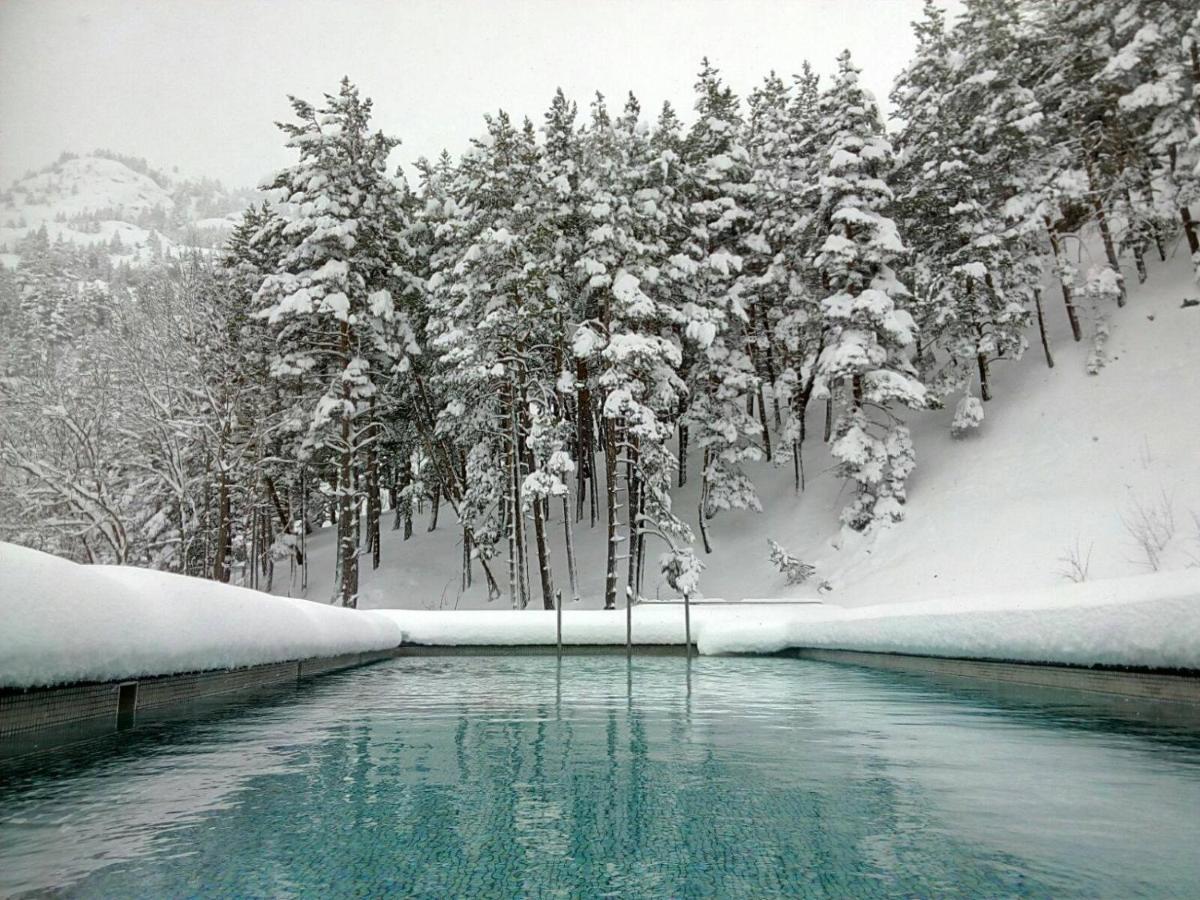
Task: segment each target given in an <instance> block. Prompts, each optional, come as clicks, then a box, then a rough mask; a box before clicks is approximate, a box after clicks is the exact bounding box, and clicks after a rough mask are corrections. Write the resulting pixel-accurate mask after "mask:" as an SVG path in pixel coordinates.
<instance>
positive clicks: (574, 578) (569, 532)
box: [562, 494, 579, 603]
mask: <svg viewBox="0 0 1200 900" xmlns="http://www.w3.org/2000/svg"><path fill="white" fill-rule="evenodd" d="M562 507H563V539H564V540H565V541H566V546H567V578H568V580H569V581H570V582H571V599H572V600H573V601H575V602H576V603H578V602H579V576H578V575H577V573H576V569H575V535H574V532H573V529H572V528H571V500H570V498H569V497H568V496H567V494H563V496H562Z"/></svg>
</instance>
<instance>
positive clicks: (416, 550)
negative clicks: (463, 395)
mask: <svg viewBox="0 0 1200 900" xmlns="http://www.w3.org/2000/svg"><path fill="white" fill-rule="evenodd" d="M1130 281H1131V290H1130V299H1129V304H1128V306H1126V307H1125V308H1124V309H1121V310H1115V311H1113V314H1112V327H1113V333H1112V338H1111V340H1110V343H1109V350H1110V356H1111V361H1110V362H1109V364H1108V365H1107V367H1106V368H1105V369H1104V370H1103V371H1102V372H1101V373H1100V374H1099V375H1095V376H1089V375H1088V374H1086V371H1085V358H1086V355H1087V349H1088V347H1087V341H1086V339H1085V341H1084V342H1083V343H1081V344H1074V343H1072V341H1071V339H1070V334H1069V331H1068V329H1067V323H1066V316H1065V313H1064V311H1063V308H1062V304H1061V300H1060V299H1059V296H1058V294H1057V293H1056V292H1054V291H1051V292H1048V293H1047V317H1048V319H1049V322H1050V326H1051V340H1052V342H1053V344H1052V347H1053V350H1054V355H1055V360H1056V366H1055V368H1053V369H1048V368H1047V367H1046V364H1045V362H1044V360H1043V357H1042V353H1041V348H1040V347H1038V346H1033V347H1031V348H1030V349H1029V351H1028V352H1027V353H1026V355H1025V357H1024V359H1023V360H1021V361H1020V362H1018V363H1012V364H997V365H995V366H993V374H994V389H995V399H993V400H992V401H991V402H989V403H988V404H986V415H987V418H986V421H985V422H984V424H983V426H982V427H981V429H980V430H979V431H978V433H976V434H973V435H971V436H970V437H967V438H965V439H961V440H956V439H953V438H952V437H951V436H950V429H949V425H950V420H951V418H952V416H953V410H952V409H946V410H940V411H929V412H924V413H914V414H912V417H911V419H910V422H911V424H912V428H913V440H914V444H915V446H916V449H917V469H916V471H915V473H914V474H913V476H912V478H911V480H910V482H909V503H908V507H907V515H908V518H907V520H906V521H905V522H903V523H901V524H900V525H898V526H896V527H895V528H892V529H890V530H887V531H884V532H882V533H880V534H879V535H878V536H877V537H875V538H871V539H868V540H866V541H864V540H863V539H862V538H861V537H860V536H858V535H854V534H850V535H843V534H841V533H840V532H839V528H838V526H837V516H838V512H839V511H840V510H841V508H842V507H843V506H844V505H845V504H846V503H847V502H848V498H849V493H850V489H849V487H848V486H844V485H843V484H842V483H841V482H840V481H839V480H838V479H836V478H835V477H834V476H833V475H832V473H831V472H830V471H829V469H830V460H829V457H828V454H827V453H826V452H825V449H824V448H823V447H822V445H821V444H820V443H819V440H818V441H810V442H809V443H808V445H807V446H806V450H805V452H806V460H805V462H806V470H807V473H808V486H807V490H806V491H805V492H804V493H803V494H802V495H800V496H797V495H796V494H795V493H794V491H793V489H792V475H791V471H790V465H785V466H782V467H780V468H778V469H775V468H772V467H771V466H769V465H766V464H764V465H762V466H760V467H759V469H758V470H757V471H755V472H754V477H755V482H756V484H757V486H758V488H759V494H760V496H761V498H762V501H763V507H764V511H763V513H761V514H756V513H752V512H733V513H729V512H723V513H721V514H719V515H718V516H717V517H716V518H715V519H714V520H713V521H712V523H711V532H712V536H713V544H714V550H713V553H712V554H711V555H707V556H705V557H704V562H705V563H706V565H707V566H708V569H707V571H706V572H705V574H704V577H703V579H702V587H703V590H704V592H705V594H706V595H708V596H710V597H727V598H733V599H741V598H748V597H751V598H752V597H786V596H796V597H817V596H820V597H821V599H823V600H824V601H825V602H826V603H832V604H837V605H843V606H861V605H867V604H877V603H891V602H897V601H904V600H918V599H929V598H937V597H950V596H969V595H974V594H994V593H997V592H1006V591H1011V592H1019V591H1025V590H1031V589H1039V588H1050V587H1055V586H1065V585H1068V584H1070V582H1069V581H1068V580H1067V578H1066V577H1064V573H1065V572H1066V571H1067V570H1068V569H1069V564H1068V563H1067V562H1065V561H1063V559H1062V557H1067V556H1069V555H1070V552H1071V550H1072V548H1073V547H1074V546H1075V545H1076V544H1078V546H1079V551H1080V556H1081V557H1087V556H1088V552H1089V550H1090V570H1089V576H1088V577H1089V579H1091V580H1096V579H1108V578H1118V577H1123V576H1130V575H1137V574H1146V573H1148V572H1150V571H1151V567H1150V565H1149V564H1148V562H1147V560H1146V557H1145V554H1144V553H1143V551H1142V550H1141V549H1140V548H1139V546H1138V545H1137V542H1136V541H1135V540H1134V538H1133V537H1132V536H1131V534H1130V533H1129V529H1128V528H1127V526H1126V523H1129V524H1130V525H1133V524H1134V522H1135V520H1136V519H1137V517H1138V514H1137V508H1138V506H1139V505H1140V506H1141V507H1142V508H1143V509H1145V510H1148V511H1153V510H1155V509H1157V508H1159V507H1161V506H1162V504H1163V501H1162V498H1163V496H1164V495H1165V496H1166V498H1167V501H1168V505H1169V506H1170V508H1171V510H1172V511H1173V514H1174V520H1175V531H1174V535H1173V536H1172V538H1171V540H1170V541H1169V543H1168V545H1167V546H1166V548H1165V549H1164V550H1163V552H1162V554H1161V556H1162V559H1161V561H1160V565H1161V567H1162V568H1163V569H1178V568H1184V567H1189V566H1194V565H1198V564H1200V524H1197V522H1196V520H1195V519H1194V518H1193V514H1195V515H1196V516H1200V440H1198V438H1200V424H1198V423H1200V362H1198V359H1200V308H1195V307H1193V308H1187V309H1183V308H1181V300H1182V298H1184V297H1193V296H1196V295H1197V293H1198V291H1197V289H1196V286H1195V284H1194V283H1193V282H1192V281H1191V280H1190V272H1189V267H1188V265H1187V261H1186V259H1185V258H1183V255H1182V253H1180V254H1177V257H1176V258H1175V259H1173V260H1170V261H1168V262H1167V263H1165V264H1156V265H1154V266H1153V267H1152V268H1151V271H1150V279H1149V281H1148V282H1147V283H1146V284H1145V285H1143V286H1138V285H1137V284H1136V279H1134V278H1133V277H1132V274H1131V275H1130ZM1035 339H1036V338H1035ZM952 405H953V404H951V406H952ZM809 425H810V429H809V433H810V434H814V433H816V434H819V433H820V425H821V423H820V420H819V411H814V412H813V413H812V415H811V421H810V423H809ZM696 468H697V466H696V462H695V461H694V460H693V462H692V465H691V472H692V473H693V475H694V474H695V472H696ZM696 480H697V479H695V478H694V477H693V479H692V481H691V483H689V485H688V486H687V487H686V488H685V489H683V490H682V491H680V492H678V494H677V496H676V501H675V502H676V507H677V508H678V509H681V510H683V511H685V515H687V517H688V518H689V521H691V523H692V524H693V526H694V525H695V512H694V510H695V509H696V487H697V485H696V483H695V482H696ZM552 512H553V513H555V520H554V521H553V522H552V523H551V525H550V531H551V534H552V536H553V538H554V541H553V548H554V566H555V583H556V586H558V587H561V588H562V589H563V590H564V592H566V582H567V574H566V566H565V562H564V556H563V550H562V546H563V542H562V523H561V520H560V519H559V518H558V512H559V510H558V508H555V509H553V510H552ZM576 529H577V530H576V543H577V556H578V560H579V570H580V572H581V573H582V574H581V579H582V580H581V592H582V593H583V595H584V600H583V604H582V605H583V606H586V607H596V606H598V605H600V598H601V595H602V591H603V577H604V564H603V552H604V540H603V534H602V531H601V528H600V527H599V526H598V527H597V528H595V529H589V528H587V527H586V523H583V524H581V525H577V527H576ZM767 538H773V539H775V540H777V541H779V542H780V543H782V544H783V545H784V546H785V547H787V549H788V550H790V551H791V552H792V553H793V554H795V555H797V556H799V557H800V558H802V559H804V560H806V561H809V562H812V563H814V564H815V565H816V566H817V574H816V576H815V577H814V578H813V579H812V581H811V582H810V583H808V584H806V585H801V586H798V587H788V586H787V585H786V584H785V583H784V579H783V578H782V577H781V576H780V575H779V574H778V573H777V572H775V571H774V570H773V569H772V568H771V567H770V565H769V564H768V561H767V545H766V540H767ZM332 540H333V536H332V534H330V533H329V530H328V529H327V530H326V531H324V532H322V533H320V534H317V535H315V536H313V537H312V538H310V543H309V548H310V552H311V554H312V559H313V566H312V569H311V572H310V586H309V596H311V597H313V598H315V599H328V598H329V597H330V596H332V594H333V585H332V575H331V573H332V571H333V565H332V560H331V552H332ZM459 540H460V535H459V534H458V533H457V532H456V530H455V528H454V523H453V515H452V514H451V512H450V510H449V509H448V508H446V507H443V510H442V516H441V522H440V524H439V527H438V530H437V531H436V532H434V533H432V534H430V533H426V531H425V523H424V522H422V521H418V522H416V529H415V533H414V535H413V538H412V540H410V541H408V542H404V541H401V540H400V534H399V532H395V531H385V532H384V547H383V565H382V568H381V569H380V570H379V571H378V572H374V573H373V572H371V571H370V569H369V566H364V570H363V574H362V598H361V604H362V605H363V606H364V607H400V608H412V609H436V608H455V607H457V608H459V609H470V608H486V607H488V606H489V604H488V603H487V600H486V596H485V593H484V591H483V589H482V578H480V577H478V570H477V572H476V575H477V578H476V583H475V585H474V586H473V587H472V588H471V589H470V590H469V591H468V592H466V593H465V594H462V595H461V596H460V591H459V568H460V562H461V546H460V544H459V543H458V541H459ZM648 547H649V549H650V552H651V553H652V554H653V555H654V556H653V558H655V559H656V558H657V554H658V552H659V551H660V548H656V547H655V546H654V545H653V544H652V543H651V544H648ZM364 562H365V560H364ZM503 569H504V567H503V564H502V563H501V562H498V563H497V564H495V566H494V572H495V575H496V577H497V579H499V580H501V582H502V586H503V578H504V571H503ZM651 569H652V566H651V564H650V562H649V561H648V563H647V573H646V574H647V579H646V583H645V588H644V592H645V593H646V594H647V595H648V596H650V597H654V596H656V595H659V594H661V595H662V596H668V595H669V594H670V591H669V589H667V588H666V587H665V586H663V585H656V583H655V578H654V577H653V573H652V571H651ZM535 582H536V579H535ZM821 582H827V583H828V585H829V587H830V588H831V589H830V590H827V591H823V592H821V593H818V584H820V583H821ZM277 583H278V584H280V587H279V589H278V592H279V593H287V592H288V583H287V578H286V577H284V578H283V579H278V581H277ZM506 603H507V598H502V599H501V600H499V601H497V604H494V605H493V606H495V605H504V604H506ZM534 603H535V604H537V603H540V596H539V595H538V593H537V588H536V585H535V588H534Z"/></svg>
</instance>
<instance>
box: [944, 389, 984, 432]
mask: <svg viewBox="0 0 1200 900" xmlns="http://www.w3.org/2000/svg"><path fill="white" fill-rule="evenodd" d="M982 421H983V403H982V402H981V401H980V399H979V398H978V397H974V396H972V395H971V394H964V395H963V398H962V399H961V400H959V401H958V406H956V407H955V408H954V421H953V422H951V423H950V434H952V435H953V436H954V437H956V438H959V437H962V436H963V435H965V434H967V432H969V431H973V430H974V429H976V428H978V427H979V424H980V423H981V422H982Z"/></svg>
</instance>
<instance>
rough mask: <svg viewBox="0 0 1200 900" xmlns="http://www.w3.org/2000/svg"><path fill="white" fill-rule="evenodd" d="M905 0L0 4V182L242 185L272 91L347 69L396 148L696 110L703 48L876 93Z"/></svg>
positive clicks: (273, 101) (47, 0)
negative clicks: (841, 64) (95, 155)
mask: <svg viewBox="0 0 1200 900" xmlns="http://www.w3.org/2000/svg"><path fill="white" fill-rule="evenodd" d="M920 6H921V3H920V0H490V2H487V0H441V2H436V0H0V183H3V184H7V183H8V182H9V181H10V180H11V179H12V178H14V177H17V176H19V175H21V174H23V173H24V172H25V171H27V170H28V169H30V168H36V167H40V166H43V165H46V164H47V163H49V162H51V161H53V160H54V158H55V157H57V155H58V154H59V152H61V151H62V150H67V149H69V150H73V151H76V152H79V151H88V150H92V149H95V148H98V147H105V148H108V149H112V150H117V151H119V152H123V153H130V154H133V155H136V156H144V157H146V158H147V159H148V160H149V161H150V162H151V163H152V164H154V165H157V166H160V167H166V168H169V167H171V166H179V168H180V169H181V170H182V171H183V172H184V173H187V174H196V175H210V176H214V177H218V178H221V179H222V180H223V181H225V182H226V183H227V184H230V185H249V184H252V183H255V182H257V181H258V180H259V179H260V178H262V177H263V176H264V175H266V174H268V173H269V172H271V171H272V170H273V169H275V168H277V167H279V166H282V165H286V164H287V163H288V162H290V156H289V154H288V152H287V151H286V150H285V149H284V148H283V146H282V142H281V140H280V134H279V132H278V131H277V130H276V129H275V127H274V125H273V122H275V121H277V120H280V119H284V118H286V117H287V116H288V114H289V108H288V105H287V100H286V95H287V94H289V93H290V94H296V95H297V96H300V97H304V98H306V99H317V98H319V95H320V93H321V92H322V91H332V90H334V89H335V88H336V86H337V83H338V81H339V80H340V79H341V77H342V76H343V75H349V76H350V78H351V79H352V80H354V81H355V82H357V83H358V85H359V86H360V88H361V89H362V90H363V92H364V93H365V94H367V95H368V96H370V97H372V98H374V100H375V114H376V124H377V125H378V126H379V127H382V128H383V129H384V130H385V131H387V132H388V133H389V134H393V135H395V136H398V137H400V138H401V139H402V140H403V142H404V143H403V145H402V146H401V147H400V149H399V150H398V151H396V154H397V155H396V156H395V157H393V159H394V160H395V161H397V162H406V163H407V162H410V161H411V160H413V159H416V158H417V157H418V156H420V155H423V154H424V155H429V156H432V155H435V154H436V153H438V152H440V150H441V149H442V148H443V147H446V148H448V149H449V150H450V151H451V152H452V153H456V154H457V153H459V152H461V151H462V150H463V149H464V148H465V147H466V146H467V141H468V139H469V138H470V137H471V136H472V135H475V134H478V133H479V132H480V131H481V130H482V120H481V116H482V114H483V113H484V112H486V111H494V110H496V109H498V108H504V109H507V110H508V111H509V112H510V113H512V114H513V116H514V117H516V118H518V119H519V118H520V117H521V116H523V115H529V116H530V117H531V118H533V119H534V121H535V123H537V124H540V123H541V115H542V112H543V111H544V110H545V108H546V107H547V106H548V104H549V101H550V98H551V96H552V95H553V92H554V89H555V87H557V86H560V85H561V86H562V88H563V89H564V90H565V91H566V93H567V95H568V96H569V97H571V98H572V99H574V100H576V101H577V102H578V103H579V106H580V109H581V111H586V108H587V104H588V102H589V100H590V98H591V96H592V92H593V91H595V90H597V89H599V90H601V91H603V92H604V93H605V94H606V95H607V96H608V97H609V98H610V99H611V103H612V105H613V106H617V107H619V106H620V105H622V104H623V102H624V97H625V94H626V92H627V91H629V90H633V91H634V93H635V94H636V95H637V96H638V98H639V99H640V100H641V102H642V108H643V110H644V111H646V112H647V113H648V114H651V115H653V114H656V113H657V110H658V107H659V106H660V105H661V103H662V101H663V100H664V99H669V100H671V101H672V103H674V104H676V106H677V107H678V108H679V109H680V111H681V112H682V113H684V114H686V115H690V113H691V103H692V98H691V86H692V83H693V82H694V80H695V78H694V76H695V73H696V71H697V69H698V68H699V61H700V57H701V56H703V55H704V54H708V56H709V57H710V58H711V59H712V60H713V61H714V62H715V64H716V65H717V66H718V67H719V68H720V69H721V70H722V73H723V74H724V76H725V77H726V79H727V81H728V82H729V83H730V84H731V85H732V86H733V88H734V89H735V90H736V91H737V92H738V93H739V95H742V96H745V94H746V92H747V91H748V90H749V89H750V88H751V87H753V85H754V84H756V83H757V82H758V81H759V80H760V79H761V78H762V76H763V75H764V74H766V73H767V71H769V70H770V69H772V68H773V69H775V70H777V71H778V72H780V73H781V74H784V75H790V74H791V73H793V72H794V71H796V70H798V69H799V67H800V63H801V61H802V60H804V59H806V58H807V59H809V60H810V61H811V62H812V64H813V66H814V67H815V68H816V69H817V71H818V72H821V73H822V74H824V73H828V72H830V71H832V68H833V64H834V57H835V56H836V55H837V53H838V52H839V51H840V50H841V49H843V48H844V47H849V48H850V50H851V52H852V53H853V54H854V56H855V58H856V61H857V63H858V65H859V66H860V67H861V68H862V69H863V78H864V81H865V82H866V84H867V86H868V87H870V88H871V89H872V90H874V91H875V93H876V95H877V96H878V97H879V99H880V101H881V102H884V103H886V96H887V93H888V90H889V88H890V84H891V80H892V78H893V77H894V76H895V74H896V73H897V72H898V71H899V70H900V68H901V67H902V66H903V64H904V62H905V61H906V60H907V58H908V56H909V55H910V53H911V52H912V48H913V44H914V41H913V37H912V32H911V29H910V27H909V22H911V21H912V20H913V19H915V18H917V16H918V15H919V13H920Z"/></svg>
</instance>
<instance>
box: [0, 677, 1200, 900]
mask: <svg viewBox="0 0 1200 900" xmlns="http://www.w3.org/2000/svg"><path fill="white" fill-rule="evenodd" d="M685 670H686V664H685V661H684V660H682V659H679V658H671V657H661V656H635V657H634V658H633V660H632V662H631V663H627V661H626V660H625V659H624V658H623V657H621V656H611V655H607V656H569V657H566V658H563V659H561V660H559V659H555V658H554V657H552V656H535V657H527V656H480V657H467V656H454V657H450V656H446V657H431V658H400V659H396V660H393V661H390V662H385V663H380V664H378V665H375V666H371V667H368V668H363V669H355V670H351V671H348V672H345V673H342V674H338V675H332V676H329V677H327V678H322V679H317V680H314V681H311V682H307V683H305V684H303V685H301V686H300V687H299V688H298V689H297V690H296V691H295V692H292V693H288V694H286V695H282V696H279V697H272V698H269V699H261V698H260V699H257V700H253V701H246V702H244V703H240V704H237V705H234V706H230V707H229V708H227V709H225V710H223V711H222V712H221V713H220V714H218V715H214V716H206V717H202V718H195V719H183V720H175V721H170V722H162V723H155V724H153V725H151V726H149V727H145V728H142V727H139V728H137V729H134V730H133V731H128V732H123V733H120V734H114V735H111V736H109V737H106V738H103V739H100V740H97V741H93V742H91V743H88V744H86V745H81V746H78V747H74V748H68V749H64V750H62V751H59V752H56V753H53V754H46V755H41V756H37V757H28V758H24V759H20V760H10V761H8V762H0V894H5V895H7V894H17V895H20V894H21V893H23V892H44V891H53V890H65V891H66V892H68V893H70V894H72V895H76V896H123V897H136V896H147V897H162V896H179V895H215V896H312V897H316V896H347V895H351V896H376V895H379V896H382V895H410V896H422V897H439V898H442V897H450V896H489V897H504V896H514V897H515V896H524V897H555V896H564V897H566V896H599V895H606V896H622V897H660V896H680V897H709V896H723V897H769V896H796V895H803V896H838V897H844V896H856V897H890V896H914V895H915V896H929V895H935V894H936V895H939V896H955V895H958V896H971V897H978V896H997V895H1004V896H1050V895H1053V896H1068V895H1078V896H1089V897H1095V896H1113V897H1118V896H1120V897H1129V896H1141V895H1155V896H1164V895H1168V896H1169V895H1180V896H1183V895H1191V894H1193V892H1194V890H1195V889H1196V886H1197V885H1198V884H1200V857H1198V856H1197V854H1196V853H1195V848H1196V846H1197V843H1198V840H1200V816H1197V814H1196V810H1197V809H1200V730H1197V729H1196V728H1195V726H1194V724H1189V723H1184V724H1178V723H1177V724H1168V723H1167V722H1165V721H1163V722H1156V721H1154V720H1153V718H1151V719H1147V720H1145V721H1139V720H1138V717H1137V716H1136V715H1129V714H1124V715H1122V716H1120V717H1117V716H1113V715H1110V714H1108V713H1107V712H1104V711H1101V710H1098V709H1096V708H1094V707H1092V706H1091V705H1089V704H1088V701H1087V699H1086V698H1081V696H1080V695H1067V694H1062V695H1051V694H1048V693H1046V692H1039V693H1022V692H1020V691H1010V692H1007V693H1006V694H1005V695H1004V697H1003V698H997V697H996V696H994V695H986V694H984V693H983V692H976V691H973V690H972V689H971V688H970V687H961V686H960V687H957V688H953V687H946V686H942V685H939V684H936V683H931V682H929V681H924V680H921V679H915V678H912V677H908V676H904V675H897V674H893V673H886V672H873V671H868V670H863V669H857V668H853V667H845V666H837V665H832V664H828V663H822V662H812V661H805V660H796V659H785V658H703V659H699V660H695V661H693V662H692V664H691V666H690V673H691V674H690V679H686V678H685ZM689 681H690V690H689ZM1133 712H1136V709H1134V708H1133V707H1130V708H1129V709H1128V710H1126V713H1133Z"/></svg>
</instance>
